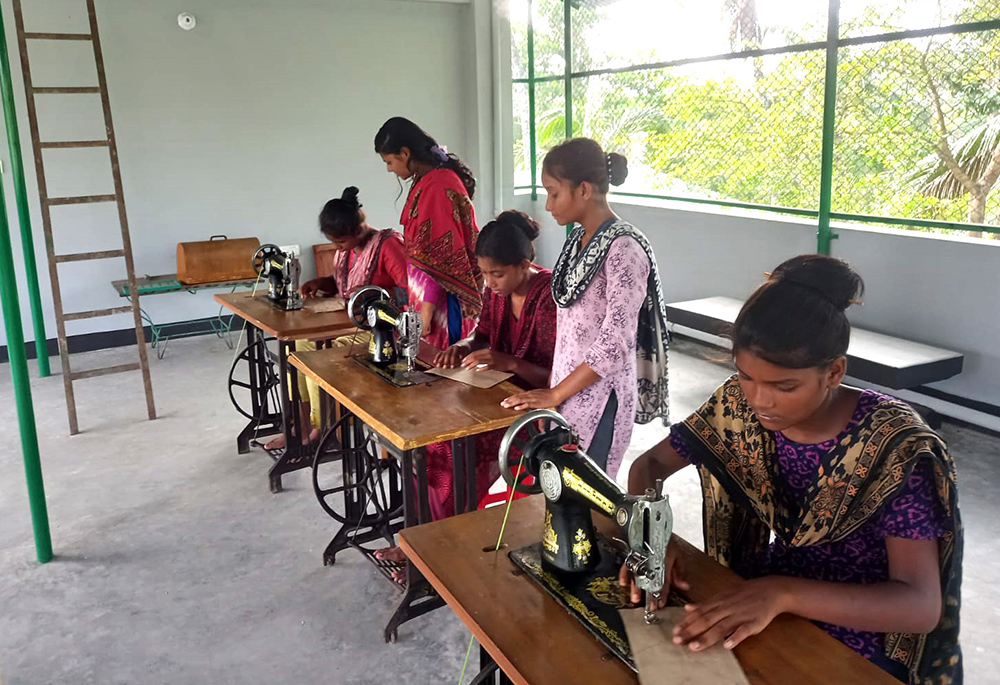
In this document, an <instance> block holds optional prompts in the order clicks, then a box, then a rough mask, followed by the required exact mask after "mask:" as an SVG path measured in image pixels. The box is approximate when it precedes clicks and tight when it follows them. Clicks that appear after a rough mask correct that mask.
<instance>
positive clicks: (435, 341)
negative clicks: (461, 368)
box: [375, 117, 483, 350]
mask: <svg viewBox="0 0 1000 685" xmlns="http://www.w3.org/2000/svg"><path fill="white" fill-rule="evenodd" d="M375 152H377V153H378V154H379V155H380V156H381V157H382V161H384V162H385V164H386V167H387V169H388V170H389V171H390V172H392V173H394V174H396V176H398V177H399V178H400V179H403V180H410V181H411V185H410V190H409V193H408V194H407V198H406V204H405V205H404V206H403V214H402V216H401V217H400V222H401V223H402V224H403V238H404V240H405V242H406V255H407V270H406V271H407V278H408V279H409V295H410V297H409V299H410V302H409V304H410V308H411V309H413V310H415V311H419V312H420V316H421V319H422V320H423V324H424V333H423V338H424V340H426V341H427V342H428V343H430V344H431V345H433V346H434V347H436V348H438V349H440V350H444V349H446V348H448V347H449V346H450V345H452V344H454V343H455V342H457V341H459V340H461V339H462V338H465V337H466V336H467V335H469V334H470V333H471V332H472V331H473V330H474V329H475V327H476V320H477V319H478V318H479V312H480V311H481V310H482V306H483V300H482V296H481V294H480V293H481V291H482V285H483V282H482V274H481V273H480V271H479V267H478V265H477V264H476V259H475V247H476V236H477V235H478V233H479V229H478V228H477V227H476V213H475V210H474V209H473V207H472V197H473V195H475V192H476V179H475V178H473V176H472V171H470V170H469V167H467V166H466V165H465V164H464V163H463V162H462V160H460V159H459V158H458V157H457V156H455V155H454V154H451V153H448V152H446V151H445V150H444V149H443V148H442V147H441V146H439V145H438V144H437V141H435V140H434V139H433V138H432V137H431V136H429V135H428V134H427V133H426V132H424V130H423V129H421V128H420V127H419V126H417V125H416V124H414V123H413V122H412V121H410V120H409V119H404V118H402V117H393V118H392V119H389V120H388V121H387V122H385V123H384V124H383V125H382V128H380V129H379V130H378V133H377V134H375Z"/></svg>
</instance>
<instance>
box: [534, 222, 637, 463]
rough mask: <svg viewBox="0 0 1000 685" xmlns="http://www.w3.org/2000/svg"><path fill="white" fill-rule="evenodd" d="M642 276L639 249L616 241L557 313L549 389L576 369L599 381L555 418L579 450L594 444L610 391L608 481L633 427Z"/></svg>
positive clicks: (632, 242)
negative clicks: (614, 403)
mask: <svg viewBox="0 0 1000 685" xmlns="http://www.w3.org/2000/svg"><path fill="white" fill-rule="evenodd" d="M648 276H649V259H648V258H647V257H646V253H645V252H643V250H642V248H641V247H640V246H639V244H638V243H637V242H636V241H635V240H633V239H631V238H629V237H621V238H618V239H616V240H615V241H614V242H613V243H612V244H611V247H610V248H609V251H608V256H607V259H606V260H605V262H604V266H602V267H601V270H600V271H599V272H598V273H597V275H596V276H595V277H594V280H593V281H592V282H591V284H590V286H589V287H588V288H587V290H586V292H584V293H583V295H582V296H580V299H578V300H577V301H576V302H574V303H573V304H572V305H570V306H569V307H566V308H563V307H559V308H558V309H557V327H556V351H555V359H554V362H553V365H552V385H553V386H555V385H556V384H558V383H559V382H560V381H562V380H563V379H564V378H566V377H567V376H568V375H570V374H571V373H572V372H573V371H574V370H575V369H576V368H577V367H578V366H580V364H582V363H586V364H588V365H589V366H590V367H591V368H592V369H593V370H594V371H595V372H597V374H598V375H600V376H601V378H600V379H599V380H597V381H596V382H595V383H593V384H592V385H591V386H589V387H587V388H584V389H583V390H581V391H580V392H579V393H577V394H576V395H574V396H573V397H571V398H569V399H568V400H566V401H565V402H563V403H562V404H561V405H559V412H560V413H562V414H563V416H565V417H566V419H567V420H568V421H569V422H570V425H572V426H573V430H574V431H576V433H577V435H578V436H579V438H580V443H581V445H583V446H584V447H585V448H587V447H589V446H590V444H591V442H592V441H593V439H594V432H595V431H596V430H597V425H598V423H599V422H600V420H601V415H602V414H603V413H604V407H605V405H607V403H608V398H610V397H611V391H612V390H614V391H615V394H616V396H617V399H618V413H617V414H616V415H615V424H614V425H615V435H614V439H613V440H612V443H611V450H610V452H609V453H608V464H607V472H608V474H609V475H611V477H612V478H613V477H614V476H615V474H617V473H618V467H619V466H620V465H621V462H622V458H623V457H624V456H625V450H626V449H627V448H628V444H629V440H631V438H632V425H633V423H634V422H635V411H636V403H637V401H638V384H637V381H636V349H635V348H636V343H635V337H636V329H637V328H638V325H639V309H640V308H641V306H642V302H643V300H644V299H645V298H646V279H647V277H648Z"/></svg>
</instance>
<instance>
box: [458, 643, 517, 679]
mask: <svg viewBox="0 0 1000 685" xmlns="http://www.w3.org/2000/svg"><path fill="white" fill-rule="evenodd" d="M487 683H490V684H491V685H512V683H513V681H512V680H511V679H510V678H508V677H507V674H506V673H504V672H503V671H501V670H500V667H499V666H498V665H497V662H496V661H494V660H493V657H492V656H490V653H489V652H487V651H486V649H485V648H484V647H483V646H482V645H480V647H479V673H478V674H477V675H476V677H475V678H473V679H472V681H471V682H470V683H469V685H486V684H487Z"/></svg>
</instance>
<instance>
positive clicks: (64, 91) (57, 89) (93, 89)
mask: <svg viewBox="0 0 1000 685" xmlns="http://www.w3.org/2000/svg"><path fill="white" fill-rule="evenodd" d="M31 92H32V93H34V94H35V95H71V94H73V93H100V92H101V87H100V86H43V87H41V88H32V89H31Z"/></svg>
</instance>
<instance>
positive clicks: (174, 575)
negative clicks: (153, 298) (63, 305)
mask: <svg viewBox="0 0 1000 685" xmlns="http://www.w3.org/2000/svg"><path fill="white" fill-rule="evenodd" d="M129 354H130V353H129V351H126V350H106V351H102V352H97V353H88V354H86V355H80V356H79V357H78V359H80V360H82V364H81V366H87V365H91V366H98V365H101V366H103V365H105V364H109V363H122V362H124V361H129V359H128V356H129ZM232 357H233V353H232V351H230V350H229V349H227V348H226V347H225V345H223V344H222V343H221V342H220V341H218V340H217V339H214V338H212V339H209V338H198V339H191V340H184V341H177V342H172V343H171V344H170V351H169V353H168V355H167V357H166V359H163V360H156V359H153V360H152V367H153V384H154V388H155V391H156V399H157V406H158V409H159V413H160V418H159V419H158V420H156V421H154V422H148V421H145V420H144V418H145V408H144V404H143V399H142V391H141V382H140V380H139V377H138V376H137V375H131V374H129V375H118V376H110V377H104V378H97V379H91V380H87V381H83V382H81V383H78V384H77V397H78V407H79V408H80V425H81V427H82V428H83V430H84V431H85V432H84V433H82V434H81V435H78V436H74V437H72V438H71V437H69V436H68V430H67V422H66V415H65V408H64V401H63V394H62V382H61V379H60V378H59V377H58V376H53V377H51V378H47V379H41V380H37V379H36V380H35V381H34V382H33V389H34V398H35V407H36V415H37V420H38V431H39V435H40V440H41V449H42V459H43V466H44V471H45V478H46V488H47V494H48V502H49V513H50V517H51V521H52V537H53V542H54V546H55V551H56V559H55V560H54V561H53V562H52V563H50V564H47V565H38V564H37V563H36V562H35V554H34V548H33V543H32V536H31V524H30V519H29V515H28V503H27V496H26V492H25V486H24V479H23V469H22V465H21V456H20V449H19V443H18V440H17V437H16V414H15V410H14V401H13V391H12V388H11V383H10V378H9V375H8V373H7V372H6V371H4V372H3V373H2V374H0V425H2V426H4V427H5V428H6V433H7V435H8V440H7V441H6V445H5V447H4V448H3V449H0V473H3V474H4V476H3V478H2V479H0V680H2V682H3V684H4V685H39V684H47V683H74V684H77V683H99V684H101V685H105V684H117V683H123V684H125V683H128V684H140V683H141V684H143V685H145V684H147V683H150V684H152V683H170V684H174V683H214V684H216V685H223V684H227V683H234V684H235V683H238V684H244V683H295V684H296V685H308V684H312V683H324V684H328V683H337V684H340V683H381V682H397V683H408V684H409V683H455V682H457V681H458V676H459V672H460V670H461V667H462V661H463V657H464V655H465V649H466V646H467V645H468V638H469V633H468V631H466V630H465V628H464V626H463V625H462V624H461V623H460V622H459V621H458V619H457V618H456V617H455V616H454V615H453V614H452V612H451V611H450V610H449V609H447V608H444V609H440V610H438V611H436V612H434V613H432V614H430V615H428V616H426V617H423V618H420V619H417V620H415V621H412V622H410V623H408V624H406V625H404V626H403V627H402V628H401V630H400V638H399V641H398V643H396V644H393V645H386V644H384V643H383V641H382V629H383V627H384V625H385V621H386V620H387V619H388V617H389V615H390V614H391V613H392V610H393V608H394V606H395V603H396V602H397V600H398V598H399V594H398V593H397V592H396V591H395V590H394V589H393V588H392V587H391V586H389V585H388V584H387V583H386V582H385V581H384V580H382V579H381V577H379V576H378V575H377V574H376V573H375V571H374V570H373V569H372V568H371V567H370V565H369V564H368V563H367V562H365V561H363V560H362V559H361V557H360V556H359V555H357V554H355V553H351V552H345V553H343V554H342V555H341V556H340V557H339V558H338V562H337V565H336V566H335V567H332V568H324V567H323V565H322V561H321V552H322V550H323V548H324V547H325V545H326V543H327V542H328V541H329V539H330V537H331V535H332V533H333V531H334V525H333V524H334V522H333V521H332V520H331V519H329V518H328V517H327V516H326V515H325V514H324V513H323V512H322V510H321V509H320V508H319V505H318V504H317V502H316V500H315V498H314V495H313V493H312V490H311V485H310V482H309V480H308V476H307V472H306V471H300V472H298V473H296V474H292V475H290V476H286V477H285V487H286V491H285V492H283V493H281V494H278V495H272V494H271V493H270V492H269V490H268V487H267V478H266V471H267V468H268V465H269V463H270V461H269V460H268V459H267V458H266V457H265V456H264V455H263V454H261V453H260V452H255V453H251V454H247V455H238V454H237V453H236V446H235V435H236V433H237V431H238V430H239V428H240V427H241V420H240V417H239V416H238V415H237V414H236V412H235V411H234V410H233V408H232V406H231V405H230V403H229V399H228V396H227V392H226V384H225V381H226V377H227V374H228V370H229V366H230V364H231V360H232ZM718 357H719V353H718V352H717V351H715V350H712V349H710V348H705V347H701V346H698V345H694V344H692V343H684V342H681V343H679V344H677V345H676V346H675V348H674V350H672V352H671V394H672V404H673V407H674V416H675V418H676V417H682V416H684V415H685V414H686V413H688V412H690V411H691V410H692V409H693V408H695V407H696V406H697V405H698V404H699V403H700V402H701V401H702V400H703V399H704V398H705V397H706V396H707V395H708V394H709V392H710V391H711V390H712V389H714V388H715V386H716V385H717V384H718V382H719V381H720V380H721V379H723V378H725V377H726V376H727V375H728V373H729V372H728V370H727V369H725V368H724V367H723V366H720V365H718V364H715V363H712V362H711V361H706V358H708V359H712V358H714V359H718ZM54 361H56V363H58V360H54ZM78 363H79V362H78ZM663 433H664V431H663V428H662V427H659V426H643V427H637V429H636V432H635V436H634V438H633V443H632V450H631V451H630V455H631V456H632V457H634V455H635V454H638V453H639V452H641V451H642V450H643V449H645V448H646V447H648V446H649V445H651V444H653V443H655V442H656V441H658V440H659V439H661V437H662V435H663ZM943 433H944V435H945V437H946V439H947V440H948V441H949V443H950V445H951V447H952V450H953V452H954V453H955V457H956V460H957V462H958V467H959V476H960V478H961V483H960V484H961V489H962V490H961V497H962V511H963V515H964V518H965V524H966V527H967V537H966V541H967V544H966V564H965V586H964V593H963V594H964V603H963V607H964V608H963V617H962V618H963V642H964V648H965V655H966V674H967V678H966V682H968V683H973V684H979V683H1000V657H998V656H997V654H996V651H995V650H990V649H989V644H988V639H989V635H990V634H991V633H992V628H993V626H994V625H996V621H997V618H998V613H1000V612H998V609H997V607H998V600H1000V592H998V590H997V587H996V585H995V583H994V582H993V581H994V580H995V579H996V578H997V569H998V559H1000V542H998V536H997V535H996V534H995V529H994V528H993V526H992V524H991V522H992V521H995V520H996V517H997V514H998V511H997V505H996V504H995V503H996V502H997V501H1000V499H998V497H997V495H998V494H1000V476H998V475H997V473H996V470H995V469H994V468H992V466H993V465H992V463H991V458H992V457H993V456H994V455H995V454H996V453H997V452H998V446H1000V440H998V439H997V438H995V437H991V436H986V435H984V434H982V433H979V432H977V431H975V430H972V429H969V428H965V427H959V426H955V425H950V424H946V426H945V428H944V430H943ZM689 471H690V470H689ZM696 480H697V477H696V475H695V474H694V473H693V471H691V472H686V473H685V472H682V473H681V474H678V476H676V477H675V478H674V479H671V482H670V485H669V490H670V493H671V499H672V504H673V507H674V511H675V517H676V530H677V532H678V533H679V534H681V535H683V536H684V537H686V538H688V539H689V540H691V541H692V542H695V543H696V544H700V543H701V523H700V512H701V505H700V495H699V492H698V488H697V484H696ZM466 679H467V680H468V676H467V678H466Z"/></svg>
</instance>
